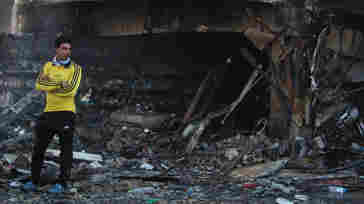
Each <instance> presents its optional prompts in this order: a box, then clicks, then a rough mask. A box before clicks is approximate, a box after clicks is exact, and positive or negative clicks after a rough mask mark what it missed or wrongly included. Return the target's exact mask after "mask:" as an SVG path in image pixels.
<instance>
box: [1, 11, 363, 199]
mask: <svg viewBox="0 0 364 204" xmlns="http://www.w3.org/2000/svg"><path fill="white" fill-rule="evenodd" d="M246 14H247V15H246V16H247V19H248V20H247V21H246V23H244V24H242V25H240V26H239V27H238V28H237V30H238V32H234V33H233V34H231V33H229V34H226V36H225V34H221V33H219V32H214V31H213V29H211V28H209V26H205V25H204V26H202V27H200V28H201V29H197V32H192V33H187V32H186V33H178V32H177V33H167V34H164V33H158V34H153V33H147V34H144V35H142V36H141V37H140V39H137V40H140V41H141V42H142V43H143V45H144V47H143V50H142V51H141V52H140V53H138V56H139V57H140V55H151V56H152V55H153V54H152V52H157V51H156V50H154V49H150V48H148V46H149V47H155V46H164V45H162V43H161V44H159V43H160V42H161V41H163V40H169V42H174V44H173V45H172V46H175V47H181V46H182V47H183V46H184V49H183V50H182V51H181V50H179V54H181V53H182V54H186V53H188V54H191V53H194V55H196V56H198V57H197V59H193V60H192V61H193V62H194V63H196V64H199V63H201V62H206V61H208V60H210V62H209V63H210V64H208V65H209V66H210V65H211V66H213V64H216V63H220V65H221V64H222V66H216V68H215V67H214V68H212V69H211V68H207V69H206V70H207V71H206V72H203V73H201V72H196V73H192V74H189V75H188V74H185V73H184V76H182V75H178V73H177V74H176V73H172V74H171V72H168V71H165V70H164V71H165V72H166V73H165V75H167V76H168V75H174V77H175V79H173V78H172V79H168V77H166V78H167V79H166V78H163V77H164V76H161V75H159V76H158V75H153V73H148V71H146V69H145V67H144V65H139V64H136V63H133V64H131V65H130V66H128V67H127V68H125V69H127V72H128V73H127V74H126V75H123V74H121V73H116V74H115V76H112V77H105V75H107V74H108V73H107V72H106V71H105V70H106V69H105V68H104V67H105V66H107V65H98V64H97V62H93V60H94V58H92V57H90V58H89V59H87V60H82V57H81V55H82V54H85V53H86V52H84V51H83V50H82V49H80V50H79V51H80V54H79V56H78V54H77V51H75V54H74V55H75V57H79V58H80V61H81V63H82V64H83V66H84V67H86V72H87V74H86V75H87V78H86V79H85V85H84V86H83V87H82V88H81V90H80V95H79V100H78V103H79V104H78V106H79V109H80V112H79V114H78V118H77V120H78V122H79V123H78V127H77V128H76V130H77V131H76V132H77V135H76V137H75V141H74V147H75V148H74V150H75V152H74V154H73V158H74V164H73V170H72V188H71V189H70V192H68V194H67V196H69V197H67V198H70V199H72V200H81V201H84V202H85V203H86V202H87V203H89V202H91V201H92V202H95V203H97V202H100V203H102V202H105V201H107V200H108V199H110V198H112V199H114V201H116V202H118V201H121V200H128V199H130V200H132V201H134V202H136V201H137V200H138V199H139V200H140V201H141V203H142V202H143V201H145V200H147V202H148V203H155V202H160V203H162V202H163V201H165V200H185V199H189V200H199V201H201V200H202V201H211V200H237V201H239V200H249V199H253V198H260V197H270V198H274V199H275V202H277V203H293V201H291V200H294V202H305V201H307V200H309V199H310V197H309V196H308V194H310V193H312V192H327V191H329V192H336V193H343V192H346V191H352V192H356V191H362V190H363V177H362V176H361V175H363V170H362V166H364V160H363V152H364V142H363V141H364V118H363V115H362V112H363V106H362V104H361V101H360V99H361V96H362V91H363V88H362V87H361V86H362V84H363V81H364V80H363V79H364V78H363V76H364V75H363V71H362V70H361V69H362V68H361V65H363V59H364V57H363V56H362V55H363V54H362V53H364V52H363V49H364V35H363V32H362V31H361V30H359V29H357V28H352V27H350V26H345V25H338V24H335V17H334V16H333V15H330V14H327V13H325V12H322V13H320V12H317V13H315V12H312V13H309V14H310V15H311V16H310V22H309V23H308V24H309V25H310V26H311V27H313V29H312V30H310V32H304V31H302V30H300V29H298V28H295V27H293V26H290V25H285V26H282V28H280V29H278V30H275V29H273V28H272V26H271V25H269V24H268V23H266V22H265V21H264V18H262V17H261V16H256V15H254V12H251V10H249V9H247V10H246ZM306 20H307V19H306ZM303 30H304V29H303ZM184 36H189V37H193V38H194V39H195V40H194V42H195V41H198V42H199V43H200V47H204V49H200V48H196V44H194V43H190V44H189V43H186V42H187V41H188V40H187V39H191V38H186V39H184V40H181V39H182V38H184ZM221 36H224V37H228V38H231V39H230V40H226V41H225V42H220V43H219V42H217V43H216V44H218V45H219V46H220V48H221V49H222V50H225V51H226V52H224V54H222V56H221V53H220V52H219V53H218V54H217V55H219V56H215V55H211V52H209V53H208V54H206V55H202V54H201V52H202V53H203V52H207V51H206V48H211V45H208V44H209V42H211V41H216V39H218V38H221ZM177 39H179V42H183V43H182V44H183V45H182V44H179V43H178V41H177ZM206 39H209V40H210V41H208V40H206ZM211 39H212V40H211ZM213 39H215V40H213ZM47 40H48V39H46V40H44V41H42V35H41V34H38V35H37V36H35V35H33V34H23V35H11V34H2V35H1V36H0V50H1V51H2V52H1V53H0V59H1V64H0V67H1V70H0V71H1V76H2V78H1V87H2V90H1V96H0V97H1V101H2V102H3V104H2V106H1V116H2V118H6V120H3V121H1V123H0V128H1V137H2V141H1V142H0V148H1V151H2V160H1V180H0V184H1V186H2V187H3V188H2V189H3V190H2V191H3V192H4V199H7V200H8V202H9V203H12V202H23V201H24V202H29V201H31V202H33V201H34V202H37V201H39V199H40V198H39V197H37V194H34V195H33V196H31V198H27V199H25V198H19V196H18V195H19V192H20V191H21V190H20V189H19V188H18V187H19V186H20V185H21V184H22V183H24V182H25V181H27V180H28V179H29V173H30V172H29V170H30V162H31V161H30V156H29V155H30V153H31V151H32V145H31V143H32V142H31V141H32V139H33V132H32V128H33V126H34V121H35V120H36V118H37V116H38V115H39V114H40V113H41V111H42V106H43V105H44V104H43V103H44V102H43V101H42V100H39V97H40V96H41V93H39V92H36V91H34V89H33V86H34V80H35V77H36V75H37V73H38V72H39V69H40V68H41V66H42V63H41V62H42V61H44V59H45V56H46V54H49V53H47V52H46V51H42V49H43V48H42V47H41V46H40V44H42V43H44V42H45V41H47ZM94 40H95V41H98V42H99V43H100V44H106V45H110V46H111V44H110V41H108V39H105V38H96V39H94ZM128 40H130V39H128V38H126V40H125V41H128ZM137 40H135V39H132V40H131V41H133V42H136V41H137ZM89 41H90V39H88V38H83V39H78V41H77V42H76V43H75V47H77V46H78V45H80V46H78V47H82V46H83V47H85V45H87V44H88V42H89ZM207 41H208V42H207ZM138 42H139V41H138ZM205 42H206V44H204V43H205ZM148 43H150V44H149V45H148ZM136 44H137V43H136ZM216 44H215V46H216ZM226 44H228V46H227V45H226ZM201 45H202V46H201ZM167 48H168V47H167ZM76 49H77V48H76ZM90 49H91V48H90ZM114 49H119V47H116V48H114ZM215 49H216V48H215ZM34 50H35V51H34ZM101 50H102V51H101V53H100V50H97V49H94V51H95V52H98V53H97V57H105V58H107V56H108V55H109V54H110V55H112V53H113V51H112V49H110V50H111V51H110V50H109V51H107V50H106V49H104V48H102V49H101ZM166 50H168V49H166ZM42 52H43V53H42ZM45 53H46V54H45ZM199 54H201V55H199ZM154 55H156V54H155V53H154ZM191 55H192V54H191ZM204 56H205V57H204ZM214 57H216V59H214ZM95 58H96V57H95ZM175 59H176V58H173V59H163V60H165V61H164V63H166V64H168V63H169V62H168V60H171V61H173V60H175ZM221 59H224V60H223V63H221V61H222V60H221ZM158 60H159V59H158ZM204 60H205V61H204ZM218 60H220V61H219V62H217V61H218ZM119 63H120V62H119ZM118 66H119V65H118ZM221 67H223V68H221ZM118 68H119V67H118ZM118 68H110V70H111V71H118V70H119V69H118ZM242 70H243V71H242ZM169 71H170V70H169ZM149 72H151V71H149ZM111 75H113V74H111ZM191 75H199V76H198V77H196V76H194V77H196V78H197V80H195V81H192V82H191V83H190V84H188V83H187V82H186V81H185V80H187V79H188V78H191ZM158 77H159V78H158ZM192 78H193V77H192ZM163 80H164V81H163ZM161 81H162V82H161ZM176 81H178V82H176ZM196 81H197V82H196ZM181 87H182V88H181ZM181 89H185V90H187V91H181ZM171 90H172V91H171ZM191 90H192V91H191ZM227 90H228V91H227ZM172 92H173V93H172ZM176 92H178V93H176ZM181 95H182V96H181ZM58 156H59V150H58V140H57V137H56V139H55V141H54V142H53V143H52V145H51V147H50V149H48V150H47V154H46V158H47V161H46V162H45V166H44V168H43V172H42V174H43V179H44V181H43V186H42V190H41V191H42V192H41V193H43V195H44V194H46V193H45V192H46V189H47V188H49V186H50V185H49V184H50V183H52V182H53V180H54V178H55V177H56V174H58V173H59V164H58V160H59V159H58ZM211 186H213V187H211ZM43 191H44V192H43ZM221 192H224V193H221ZM38 193H39V192H38ZM225 194H226V195H225ZM305 194H307V195H305ZM2 195H3V194H1V196H2ZM6 196H7V197H6ZM47 199H58V198H53V197H47ZM62 199H64V198H62Z"/></svg>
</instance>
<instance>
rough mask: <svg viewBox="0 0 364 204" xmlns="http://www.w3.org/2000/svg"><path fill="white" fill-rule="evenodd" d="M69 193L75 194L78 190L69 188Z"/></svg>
mask: <svg viewBox="0 0 364 204" xmlns="http://www.w3.org/2000/svg"><path fill="white" fill-rule="evenodd" d="M69 192H70V193H77V192H78V190H77V188H71V189H70V190H69Z"/></svg>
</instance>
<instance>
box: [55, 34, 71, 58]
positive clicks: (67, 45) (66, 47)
mask: <svg viewBox="0 0 364 204" xmlns="http://www.w3.org/2000/svg"><path fill="white" fill-rule="evenodd" d="M55 46H56V58H57V59H58V60H66V59H67V58H68V57H70V56H71V50H72V42H71V39H69V38H67V37H65V36H59V37H57V39H56V41H55Z"/></svg>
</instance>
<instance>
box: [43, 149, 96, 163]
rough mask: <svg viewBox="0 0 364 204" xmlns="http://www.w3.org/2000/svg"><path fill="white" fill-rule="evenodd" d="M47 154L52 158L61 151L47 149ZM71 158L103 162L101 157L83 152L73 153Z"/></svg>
mask: <svg viewBox="0 0 364 204" xmlns="http://www.w3.org/2000/svg"><path fill="white" fill-rule="evenodd" d="M47 153H50V154H52V155H53V156H55V157H58V156H59V155H60V153H61V151H60V150H55V149H47ZM73 158H74V159H79V160H86V161H103V159H102V156H100V155H97V154H90V153H85V152H73Z"/></svg>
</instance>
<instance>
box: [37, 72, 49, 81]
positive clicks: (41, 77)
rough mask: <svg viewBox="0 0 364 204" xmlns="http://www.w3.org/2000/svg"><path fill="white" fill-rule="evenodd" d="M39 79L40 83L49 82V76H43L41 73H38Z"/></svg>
mask: <svg viewBox="0 0 364 204" xmlns="http://www.w3.org/2000/svg"><path fill="white" fill-rule="evenodd" d="M39 78H40V80H42V81H51V79H50V78H49V76H48V75H45V74H43V73H40V77H39Z"/></svg>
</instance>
